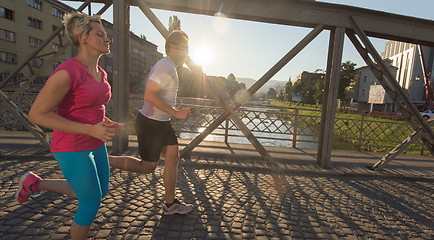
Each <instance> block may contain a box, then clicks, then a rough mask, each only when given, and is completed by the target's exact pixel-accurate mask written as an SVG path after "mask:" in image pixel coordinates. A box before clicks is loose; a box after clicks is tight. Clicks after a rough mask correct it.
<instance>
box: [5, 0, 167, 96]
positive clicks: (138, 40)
mask: <svg viewBox="0 0 434 240" xmlns="http://www.w3.org/2000/svg"><path fill="white" fill-rule="evenodd" d="M74 10H75V9H73V8H71V7H69V6H68V5H66V4H63V3H61V2H59V1H56V0H1V1H0V84H1V82H2V81H4V80H5V79H6V78H7V76H8V75H9V74H11V73H13V72H14V71H15V70H16V69H17V68H18V65H19V64H21V63H22V62H24V61H25V60H26V59H27V58H28V56H30V55H31V54H32V53H33V52H34V51H35V50H37V49H38V47H40V46H41V44H42V43H43V41H45V40H46V38H47V37H48V36H49V35H50V34H51V33H52V32H53V31H54V30H56V29H57V28H58V27H59V26H61V25H62V19H63V15H64V14H65V13H69V12H71V11H74ZM102 22H103V26H104V28H105V30H106V31H107V35H108V36H109V38H110V39H113V38H112V36H113V34H114V33H113V24H111V23H110V22H108V21H106V20H102ZM61 39H62V42H67V41H69V40H68V38H67V37H66V34H64V33H63V32H62V33H61ZM59 46H60V44H59V39H58V38H55V39H53V40H52V41H51V42H50V43H49V45H47V46H46V47H45V48H44V49H43V50H42V51H41V52H40V53H39V54H38V56H37V57H36V58H34V59H32V60H31V62H30V65H31V68H32V71H34V72H37V71H38V69H39V68H40V67H41V66H42V65H43V64H44V62H45V61H47V60H48V59H49V58H50V57H51V54H53V53H55V52H56V51H57V50H58V48H59ZM112 47H113V45H112ZM77 52H78V51H77V49H76V48H75V47H73V46H70V47H68V48H67V49H66V50H65V52H64V53H63V54H61V55H60V56H59V57H58V58H57V59H56V60H55V61H54V62H53V63H52V66H49V67H47V68H46V69H45V70H44V71H43V73H42V74H41V75H40V76H39V77H38V78H37V79H35V80H34V81H33V82H32V83H31V84H30V86H29V88H31V89H35V90H39V89H40V88H41V87H42V86H43V85H44V84H45V82H46V80H47V79H48V76H49V75H50V74H51V73H52V72H53V70H54V69H55V68H56V67H57V66H58V65H59V64H60V63H61V62H63V61H65V60H67V59H69V58H71V57H74V56H76V55H77ZM113 52H116V49H113V48H112V49H111V53H110V54H107V55H103V56H102V57H101V59H100V61H99V65H100V66H101V67H102V68H103V69H104V70H105V71H106V72H107V73H108V79H109V82H110V83H112V81H113ZM162 57H163V54H161V53H159V52H158V51H157V45H155V44H153V43H150V42H148V41H146V39H145V37H144V36H141V37H139V36H137V35H136V34H134V33H130V90H131V91H132V92H140V91H143V90H144V86H145V80H146V79H147V76H148V73H149V71H150V69H151V68H152V66H153V65H154V64H155V63H156V62H157V61H158V60H159V59H161V58H162ZM30 76H31V72H30V70H29V68H27V67H25V68H23V69H22V72H20V73H19V74H18V75H17V77H15V78H14V79H13V80H12V81H11V82H9V84H8V85H7V87H8V88H16V87H18V86H19V85H20V84H22V83H23V82H24V81H25V80H26V79H28V78H29V77H30Z"/></svg>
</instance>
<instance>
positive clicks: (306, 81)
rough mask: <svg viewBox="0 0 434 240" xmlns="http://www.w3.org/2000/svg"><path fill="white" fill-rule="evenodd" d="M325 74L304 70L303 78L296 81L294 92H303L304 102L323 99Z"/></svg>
mask: <svg viewBox="0 0 434 240" xmlns="http://www.w3.org/2000/svg"><path fill="white" fill-rule="evenodd" d="M323 82H324V74H322V73H309V72H306V71H305V72H303V73H302V74H301V78H300V79H299V80H298V81H297V82H295V83H294V85H293V86H292V89H291V96H292V94H293V93H296V94H301V95H302V101H303V103H307V104H315V103H317V102H320V101H321V98H322V93H323V89H324V83H323Z"/></svg>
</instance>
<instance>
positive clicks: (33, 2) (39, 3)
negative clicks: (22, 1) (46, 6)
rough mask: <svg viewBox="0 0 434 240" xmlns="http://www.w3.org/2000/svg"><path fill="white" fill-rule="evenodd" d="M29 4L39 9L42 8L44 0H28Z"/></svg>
mask: <svg viewBox="0 0 434 240" xmlns="http://www.w3.org/2000/svg"><path fill="white" fill-rule="evenodd" d="M27 5H29V6H30V7H33V8H36V9H38V10H42V1H41V0H27Z"/></svg>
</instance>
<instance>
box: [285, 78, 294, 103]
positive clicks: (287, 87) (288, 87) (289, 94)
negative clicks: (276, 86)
mask: <svg viewBox="0 0 434 240" xmlns="http://www.w3.org/2000/svg"><path fill="white" fill-rule="evenodd" d="M283 100H284V101H291V100H292V82H291V78H289V81H288V82H287V83H286V85H285V92H284V98H283Z"/></svg>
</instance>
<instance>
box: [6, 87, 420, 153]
mask: <svg viewBox="0 0 434 240" xmlns="http://www.w3.org/2000/svg"><path fill="white" fill-rule="evenodd" d="M35 97H36V96H35V95H34V94H31V95H25V96H20V97H19V101H18V103H19V104H20V106H21V107H22V109H29V107H30V106H31V104H32V103H33V101H34V98H35ZM129 103H130V115H129V121H128V124H127V126H128V131H129V133H130V134H134V121H135V117H136V114H137V112H138V110H139V109H140V108H141V107H142V104H143V96H142V95H138V94H135V95H131V98H130V101H129ZM178 107H180V108H184V107H189V108H191V112H192V116H191V118H189V119H187V120H179V119H174V120H172V123H173V126H174V128H175V130H176V131H177V134H178V136H179V137H180V138H186V139H193V138H195V137H196V136H197V135H198V134H199V133H200V132H201V131H203V130H204V129H205V128H206V127H207V126H208V125H209V124H210V123H211V122H213V121H214V120H215V119H216V118H217V117H218V116H219V115H220V114H222V113H223V109H222V108H221V107H220V106H219V104H218V103H217V102H216V101H214V100H209V99H197V98H178ZM110 113H111V104H110V103H109V104H108V106H107V115H109V116H110ZM236 113H237V115H238V117H239V118H240V119H242V121H243V122H244V124H246V126H247V127H248V129H249V130H250V131H251V132H252V133H253V135H254V136H255V137H256V138H258V140H259V141H260V142H261V143H262V144H263V145H272V146H288V147H298V148H317V144H318V136H319V130H320V122H321V110H320V108H319V107H318V108H317V109H315V108H301V107H300V108H299V107H297V108H289V107H276V106H272V105H253V104H246V105H243V106H241V107H240V108H239V109H237V111H236ZM0 130H12V131H17V130H18V131H25V128H23V127H21V126H20V124H19V123H18V121H17V120H16V119H14V118H13V116H12V115H11V114H10V113H8V112H7V111H3V114H2V116H1V121H0ZM412 132H413V129H412V128H411V127H410V126H409V125H408V124H407V123H406V122H405V121H403V120H402V119H401V118H400V117H396V116H373V115H369V114H366V113H347V112H345V111H341V110H338V111H337V114H336V118H335V126H334V137H335V138H334V146H333V147H334V148H343V149H349V148H352V149H356V150H359V151H380V152H385V151H389V150H390V149H392V148H393V147H394V146H396V145H397V144H399V143H400V142H401V141H402V140H404V139H405V138H406V137H408V136H409V135H410V134H411V133H412ZM205 140H209V141H220V142H235V143H249V141H248V140H247V138H245V137H244V135H243V134H242V132H241V131H240V130H239V129H238V127H237V126H236V125H235V123H234V122H233V121H232V120H230V119H227V120H226V121H224V122H223V123H222V124H220V125H219V126H218V127H217V128H216V129H215V130H214V131H213V132H212V133H211V134H210V135H209V136H208V137H207V138H205ZM407 151H421V153H422V152H423V145H422V144H421V142H420V141H418V142H417V143H416V144H413V145H411V146H410V147H409V148H408V149H407Z"/></svg>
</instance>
